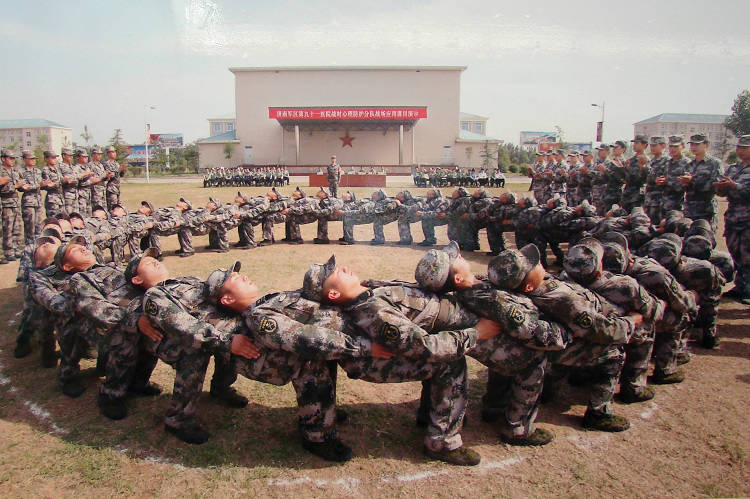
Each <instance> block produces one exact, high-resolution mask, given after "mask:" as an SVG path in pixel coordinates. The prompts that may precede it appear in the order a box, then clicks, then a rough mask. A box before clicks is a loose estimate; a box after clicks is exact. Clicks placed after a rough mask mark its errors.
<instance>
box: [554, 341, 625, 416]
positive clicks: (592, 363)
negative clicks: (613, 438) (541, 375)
mask: <svg viewBox="0 0 750 499" xmlns="http://www.w3.org/2000/svg"><path fill="white" fill-rule="evenodd" d="M547 359H548V361H549V363H550V364H551V368H550V369H549V371H548V374H547V376H546V377H545V380H544V384H545V389H546V388H547V384H548V383H549V384H550V386H552V387H553V388H552V389H553V390H554V385H555V384H557V383H559V382H560V381H562V379H563V378H564V377H565V374H566V369H565V368H566V367H590V368H593V379H592V385H591V388H590V390H591V391H590V393H589V402H588V407H589V410H591V411H593V412H594V413H598V414H611V413H612V398H613V397H614V394H615V389H616V388H617V384H618V381H619V380H620V373H621V372H622V367H623V364H624V363H625V353H624V352H623V350H622V346H621V345H599V344H595V343H588V342H585V341H582V340H581V339H576V340H574V341H573V342H572V343H571V344H570V345H568V347H567V348H566V349H565V350H561V351H559V352H549V353H548V354H547Z"/></svg>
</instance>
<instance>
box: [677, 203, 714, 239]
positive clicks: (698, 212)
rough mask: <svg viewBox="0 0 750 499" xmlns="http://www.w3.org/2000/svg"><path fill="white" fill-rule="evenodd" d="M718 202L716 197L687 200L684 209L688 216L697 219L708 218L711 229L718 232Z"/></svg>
mask: <svg viewBox="0 0 750 499" xmlns="http://www.w3.org/2000/svg"><path fill="white" fill-rule="evenodd" d="M718 208H719V207H718V204H717V203H716V199H712V200H710V201H685V208H684V209H683V210H682V211H683V213H684V215H685V216H686V217H687V218H691V219H692V220H693V221H695V220H707V221H708V223H710V224H711V229H713V231H714V232H716V229H717V227H718V226H719V214H718V211H719V209H718Z"/></svg>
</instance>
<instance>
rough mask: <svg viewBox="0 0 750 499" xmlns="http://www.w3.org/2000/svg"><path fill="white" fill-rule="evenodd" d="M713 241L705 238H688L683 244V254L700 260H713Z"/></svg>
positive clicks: (696, 236) (695, 236)
mask: <svg viewBox="0 0 750 499" xmlns="http://www.w3.org/2000/svg"><path fill="white" fill-rule="evenodd" d="M712 249H713V247H712V246H711V241H709V240H708V238H706V237H703V236H698V235H694V236H690V237H686V238H685V241H684V242H683V243H682V254H683V255H685V256H692V257H693V258H698V259H699V260H708V259H709V258H711V250H712Z"/></svg>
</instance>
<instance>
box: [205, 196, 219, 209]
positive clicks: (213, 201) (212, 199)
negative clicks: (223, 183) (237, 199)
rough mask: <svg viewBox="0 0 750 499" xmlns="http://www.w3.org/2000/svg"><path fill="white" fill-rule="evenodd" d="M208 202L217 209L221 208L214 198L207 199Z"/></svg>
mask: <svg viewBox="0 0 750 499" xmlns="http://www.w3.org/2000/svg"><path fill="white" fill-rule="evenodd" d="M208 202H209V203H213V204H215V205H216V207H217V208H218V207H220V206H221V201H219V200H218V199H216V198H212V197H209V198H208Z"/></svg>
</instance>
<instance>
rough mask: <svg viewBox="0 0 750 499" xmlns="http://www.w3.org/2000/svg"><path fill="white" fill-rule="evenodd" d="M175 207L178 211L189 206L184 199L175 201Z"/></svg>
mask: <svg viewBox="0 0 750 499" xmlns="http://www.w3.org/2000/svg"><path fill="white" fill-rule="evenodd" d="M176 206H177V209H178V210H180V211H185V210H187V209H188V208H189V206H188V204H187V203H185V202H184V201H177V205H176Z"/></svg>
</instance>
